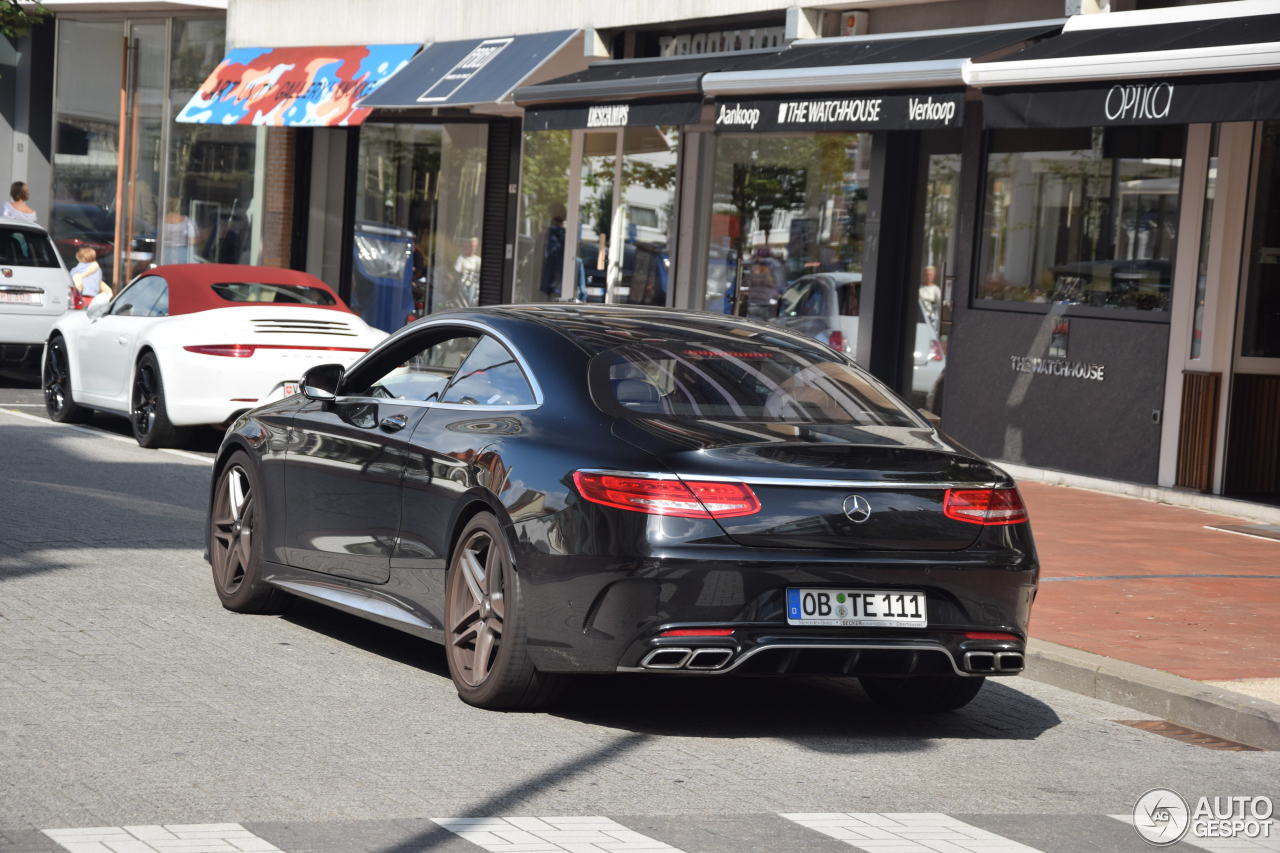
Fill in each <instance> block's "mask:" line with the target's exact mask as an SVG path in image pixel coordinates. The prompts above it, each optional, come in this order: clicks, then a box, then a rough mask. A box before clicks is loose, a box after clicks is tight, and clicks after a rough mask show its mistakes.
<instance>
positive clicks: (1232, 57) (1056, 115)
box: [968, 0, 1280, 127]
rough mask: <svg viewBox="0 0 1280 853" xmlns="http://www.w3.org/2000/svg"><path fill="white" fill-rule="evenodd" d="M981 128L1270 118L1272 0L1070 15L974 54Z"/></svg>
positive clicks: (1277, 22) (1279, 81)
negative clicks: (1018, 44)
mask: <svg viewBox="0 0 1280 853" xmlns="http://www.w3.org/2000/svg"><path fill="white" fill-rule="evenodd" d="M968 78H969V82H970V84H971V85H973V86H978V87H982V89H983V107H984V109H983V113H984V119H985V122H986V123H987V124H988V125H990V126H991V127H1095V126H1107V125H1125V124H1129V125H1132V124H1186V123H1191V122H1214V121H1251V120H1255V119H1267V118H1280V14H1277V13H1276V5H1275V3H1273V2H1267V0H1263V2H1257V0H1239V2H1226V3H1211V4H1206V5H1204V6H1193V7H1177V8H1170V9H1156V10H1147V11H1138V12H1112V13H1108V14H1098V15H1078V16H1076V17H1073V18H1071V19H1070V20H1069V21H1068V22H1067V25H1066V26H1065V27H1063V31H1062V34H1061V35H1059V36H1056V37H1055V38H1051V39H1047V40H1045V41H1043V42H1040V43H1038V44H1034V45H1031V46H1030V47H1027V48H1026V49H1024V50H1022V51H1019V52H1017V53H1014V54H1011V55H1009V56H1005V57H1000V58H998V59H996V60H994V61H990V62H983V63H975V64H974V65H972V66H970V68H969V71H968Z"/></svg>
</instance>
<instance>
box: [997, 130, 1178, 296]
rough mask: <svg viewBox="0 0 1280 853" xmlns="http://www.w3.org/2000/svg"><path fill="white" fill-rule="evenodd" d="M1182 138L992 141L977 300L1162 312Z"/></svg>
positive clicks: (1145, 133) (1052, 136)
mask: <svg viewBox="0 0 1280 853" xmlns="http://www.w3.org/2000/svg"><path fill="white" fill-rule="evenodd" d="M1184 138H1185V129H1184V128H1182V127H1132V128H1106V129H1102V128H1093V129H1089V128H1082V129H1077V130H1064V131H1041V130H998V131H994V132H992V135H991V154H990V156H989V158H988V164H987V186H986V207H985V219H984V224H983V231H982V237H983V245H982V253H981V269H980V276H979V279H978V283H977V298H978V299H980V300H993V301H997V302H1002V303H1017V304H1021V305H1024V306H1031V305H1037V304H1041V305H1047V304H1048V303H1058V304H1063V305H1072V306H1081V307H1084V308H1095V309H1104V310H1105V311H1119V310H1129V311H1144V312H1168V310H1169V296H1170V289H1171V287H1172V283H1173V258H1174V251H1175V245H1176V243H1177V228H1178V197H1179V192H1180V188H1181V177H1182V155H1183V144H1184Z"/></svg>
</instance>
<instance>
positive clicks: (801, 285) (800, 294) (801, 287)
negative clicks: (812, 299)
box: [778, 279, 813, 317]
mask: <svg viewBox="0 0 1280 853" xmlns="http://www.w3.org/2000/svg"><path fill="white" fill-rule="evenodd" d="M811 287H813V282H812V281H804V280H803V279H802V280H800V281H798V282H796V283H795V284H793V285H792V286H791V287H790V288H789V289H788V290H787V292H786V293H784V294H782V300H781V305H780V306H779V308H778V316H779V317H795V316H796V315H797V314H798V313H799V308H800V303H801V301H802V300H803V299H804V298H805V296H806V295H807V294H808V293H809V288H811Z"/></svg>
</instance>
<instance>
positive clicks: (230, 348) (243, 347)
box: [183, 344, 254, 358]
mask: <svg viewBox="0 0 1280 853" xmlns="http://www.w3.org/2000/svg"><path fill="white" fill-rule="evenodd" d="M183 349H184V350H186V351H187V352H196V353H200V354H201V355H223V356H226V357H227V358H248V357H249V356H251V355H253V350H254V347H253V344H205V345H202V346H190V347H183Z"/></svg>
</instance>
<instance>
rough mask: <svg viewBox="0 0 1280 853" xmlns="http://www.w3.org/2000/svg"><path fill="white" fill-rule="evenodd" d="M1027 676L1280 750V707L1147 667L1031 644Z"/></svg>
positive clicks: (1052, 645) (1054, 645) (1043, 643)
mask: <svg viewBox="0 0 1280 853" xmlns="http://www.w3.org/2000/svg"><path fill="white" fill-rule="evenodd" d="M1023 675H1024V676H1025V677H1028V678H1030V679H1031V680H1032V681H1039V682H1042V683H1044V684H1050V685H1052V686H1054V687H1061V688H1062V689H1064V690H1070V691H1072V692H1073V693H1080V694H1083V695H1085V696H1091V697H1093V698H1095V699H1101V700H1103V701H1106V702H1112V703H1114V704H1116V705H1123V706H1125V707H1126V708H1133V709H1134V710H1136V711H1142V712H1143V713H1146V714H1152V715H1154V716H1156V717H1159V718H1160V719H1163V720H1168V721H1169V722H1171V723H1177V724H1178V725H1180V726H1186V727H1187V728H1191V729H1195V730H1197V731H1202V732H1206V733H1208V734H1213V735H1217V736H1218V737H1221V738H1226V739H1228V740H1233V741H1236V742H1238V743H1243V744H1246V745H1248V746H1254V747H1258V748H1259V749H1268V750H1280V705H1277V704H1275V703H1273V702H1266V701H1264V700H1262V699H1255V698H1253V697H1252V696H1245V695H1243V694H1240V693H1234V692H1232V691H1230V690H1223V689H1222V688H1220V687H1213V686H1210V685H1207V684H1202V683H1201V682H1199V681H1194V680H1192V679H1190V678H1183V677H1182V676H1179V675H1173V674H1171V673H1167V672H1161V671H1159V670H1155V669H1150V668H1148V667H1145V666H1138V665H1137V664H1133V663H1128V662H1126V661H1122V660H1116V659H1115V658H1109V657H1104V656H1102V655H1096V654H1093V653H1092V652H1086V651H1081V650H1080V649H1073V648H1070V647H1069V646H1060V645H1058V644H1057V643H1050V642H1048V641H1046V640H1037V639H1031V640H1030V641H1029V642H1028V644H1027V668H1026V670H1024V671H1023Z"/></svg>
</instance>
